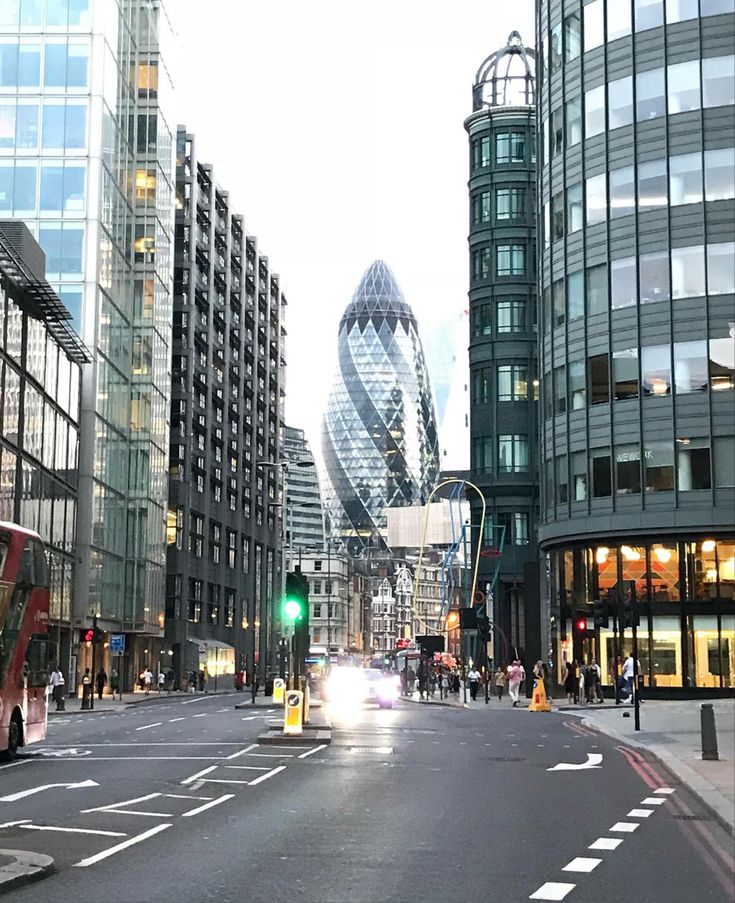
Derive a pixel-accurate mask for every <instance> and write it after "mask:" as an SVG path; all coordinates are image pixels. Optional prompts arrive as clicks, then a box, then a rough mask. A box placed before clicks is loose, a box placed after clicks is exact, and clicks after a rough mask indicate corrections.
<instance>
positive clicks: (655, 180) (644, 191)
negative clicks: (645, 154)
mask: <svg viewBox="0 0 735 903" xmlns="http://www.w3.org/2000/svg"><path fill="white" fill-rule="evenodd" d="M667 187H668V184H667V178H666V160H649V161H648V162H647V163H640V164H639V165H638V207H639V209H640V210H641V212H643V211H644V210H648V209H650V208H651V207H665V206H666V204H667V202H668V193H667Z"/></svg>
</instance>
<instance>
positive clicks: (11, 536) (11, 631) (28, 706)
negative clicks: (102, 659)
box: [0, 521, 55, 759]
mask: <svg viewBox="0 0 735 903" xmlns="http://www.w3.org/2000/svg"><path fill="white" fill-rule="evenodd" d="M49 601H50V597H49V578H48V562H47V560H46V552H45V550H44V547H43V542H42V541H41V537H40V536H39V535H38V534H37V533H34V532H33V531H32V530H25V529H23V527H19V526H18V525H17V524H9V523H4V522H2V521H0V755H3V756H4V758H10V759H12V758H13V757H14V756H15V754H16V752H17V750H18V747H20V746H25V745H26V744H28V743H34V742H36V741H38V740H43V738H44V737H45V736H46V721H47V685H48V675H49V665H50V663H51V662H52V661H53V660H54V659H55V649H54V648H52V644H51V643H50V641H49V636H48V623H49Z"/></svg>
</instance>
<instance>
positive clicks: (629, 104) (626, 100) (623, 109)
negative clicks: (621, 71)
mask: <svg viewBox="0 0 735 903" xmlns="http://www.w3.org/2000/svg"><path fill="white" fill-rule="evenodd" d="M607 116H608V125H609V128H611V129H617V128H620V127H621V126H623V125H629V124H630V123H631V122H632V121H633V77H632V76H631V75H626V76H625V78H619V79H617V80H616V81H613V82H610V83H609V85H608V86H607Z"/></svg>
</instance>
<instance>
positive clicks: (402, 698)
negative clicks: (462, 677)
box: [398, 696, 470, 709]
mask: <svg viewBox="0 0 735 903" xmlns="http://www.w3.org/2000/svg"><path fill="white" fill-rule="evenodd" d="M398 699H399V701H402V702H412V703H413V704H414V705H441V706H444V708H445V709H468V708H469V707H470V706H469V703H466V704H465V703H462V702H443V701H442V702H435V701H434V700H433V699H412V698H411V697H410V696H399V697H398Z"/></svg>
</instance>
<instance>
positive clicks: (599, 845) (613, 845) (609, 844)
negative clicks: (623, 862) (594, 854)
mask: <svg viewBox="0 0 735 903" xmlns="http://www.w3.org/2000/svg"><path fill="white" fill-rule="evenodd" d="M622 842H623V838H622V837H598V838H597V840H596V841H595V842H594V843H591V844H590V845H589V846H588V847H587V849H588V850H617V848H618V847H619V846H620V844H621V843H622Z"/></svg>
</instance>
